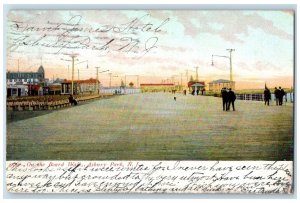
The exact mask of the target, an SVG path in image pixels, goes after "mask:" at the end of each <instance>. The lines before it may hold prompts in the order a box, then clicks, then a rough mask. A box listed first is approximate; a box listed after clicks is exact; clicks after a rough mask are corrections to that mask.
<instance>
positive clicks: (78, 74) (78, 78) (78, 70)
mask: <svg viewBox="0 0 300 203" xmlns="http://www.w3.org/2000/svg"><path fill="white" fill-rule="evenodd" d="M77 71H78V80H79V69H78V70H77Z"/></svg>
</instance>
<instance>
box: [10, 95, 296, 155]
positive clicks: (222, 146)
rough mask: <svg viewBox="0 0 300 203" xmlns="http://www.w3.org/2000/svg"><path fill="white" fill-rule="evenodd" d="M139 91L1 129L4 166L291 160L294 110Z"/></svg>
mask: <svg viewBox="0 0 300 203" xmlns="http://www.w3.org/2000/svg"><path fill="white" fill-rule="evenodd" d="M173 96H174V95H172V94H170V93H144V94H135V95H125V96H119V97H113V98H111V99H106V100H95V101H94V102H91V103H88V104H85V105H82V106H78V107H76V108H66V109H62V110H60V111H53V112H51V113H49V114H46V115H41V116H38V117H34V118H29V119H25V120H20V121H16V122H12V123H9V124H8V125H7V129H6V131H7V158H8V159H9V160H14V159H18V160H28V159H29V160H293V150H294V148H293V143H294V142H293V140H294V139H293V135H294V128H293V127H294V126H293V119H294V117H293V104H291V103H289V104H287V105H284V106H276V105H274V102H273V103H271V106H265V105H264V104H263V102H257V101H237V102H236V111H235V112H233V111H230V112H224V111H222V101H221V99H220V98H216V97H208V96H191V95H187V96H183V95H181V94H180V95H179V94H176V96H177V101H174V100H173Z"/></svg>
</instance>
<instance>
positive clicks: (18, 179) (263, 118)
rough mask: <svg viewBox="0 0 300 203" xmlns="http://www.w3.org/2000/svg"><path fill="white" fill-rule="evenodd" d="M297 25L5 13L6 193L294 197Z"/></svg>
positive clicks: (263, 15) (247, 18)
mask: <svg viewBox="0 0 300 203" xmlns="http://www.w3.org/2000/svg"><path fill="white" fill-rule="evenodd" d="M294 22H295V14H294V10H293V9H276V10H10V11H9V12H8V13H7V22H6V27H5V32H6V190H7V191H8V192H12V193H86V192H92V193H199V194H203V193H239V194H249V193H250V194H269V193H270V194H274V193H280V194H292V193H293V178H294V176H293V173H294V172H293V161H294V102H295V100H294V88H295V87H294V65H295V64H294V60H295V58H294V47H295V36H294V33H295V30H294V29H295V28H294Z"/></svg>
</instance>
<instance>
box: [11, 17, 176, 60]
mask: <svg viewBox="0 0 300 203" xmlns="http://www.w3.org/2000/svg"><path fill="white" fill-rule="evenodd" d="M150 17H151V16H150V15H149V14H146V15H143V16H141V17H136V18H134V19H132V20H130V21H129V22H126V23H122V24H105V25H99V26H97V27H91V26H89V25H86V24H83V23H82V21H83V16H81V15H75V16H71V17H70V18H69V19H68V20H66V21H65V22H52V21H51V19H50V20H49V21H47V22H40V23H39V24H37V23H35V24H31V23H30V22H25V21H24V22H23V21H14V20H12V21H10V23H9V25H10V26H9V28H10V29H9V31H10V32H9V35H8V36H9V40H8V50H9V51H10V52H20V51H21V52H22V51H28V48H30V47H38V48H42V49H43V50H45V53H49V50H50V53H52V54H61V53H64V52H68V50H69V51H73V50H92V51H97V52H98V54H99V55H107V54H113V53H124V54H134V56H135V57H136V58H141V57H143V56H144V55H146V54H148V53H150V52H151V51H153V50H155V49H156V48H158V42H159V35H160V34H162V33H163V32H164V31H163V27H164V26H165V25H166V24H167V23H168V22H169V21H170V18H166V19H164V20H162V21H161V22H159V23H153V22H151V18H150ZM145 22H146V23H145Z"/></svg>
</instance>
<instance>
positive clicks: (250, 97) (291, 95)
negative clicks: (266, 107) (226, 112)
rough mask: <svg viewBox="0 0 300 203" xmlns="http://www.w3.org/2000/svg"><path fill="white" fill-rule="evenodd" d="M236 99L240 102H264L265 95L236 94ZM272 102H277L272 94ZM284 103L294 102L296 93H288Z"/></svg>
mask: <svg viewBox="0 0 300 203" xmlns="http://www.w3.org/2000/svg"><path fill="white" fill-rule="evenodd" d="M236 99H238V100H251V101H264V100H265V96H264V94H236ZM271 101H275V95H274V94H271ZM283 101H285V102H291V103H293V102H294V93H293V92H291V93H286V95H285V96H284V97H283Z"/></svg>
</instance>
